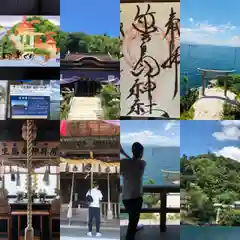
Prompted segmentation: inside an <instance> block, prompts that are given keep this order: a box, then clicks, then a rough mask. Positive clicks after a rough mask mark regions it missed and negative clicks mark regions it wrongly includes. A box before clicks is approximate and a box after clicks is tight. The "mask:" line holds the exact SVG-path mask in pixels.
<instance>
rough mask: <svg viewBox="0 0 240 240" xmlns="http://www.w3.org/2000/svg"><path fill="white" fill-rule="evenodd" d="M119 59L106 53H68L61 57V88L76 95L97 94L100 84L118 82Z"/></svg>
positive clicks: (89, 95) (90, 95) (88, 95)
mask: <svg viewBox="0 0 240 240" xmlns="http://www.w3.org/2000/svg"><path fill="white" fill-rule="evenodd" d="M119 79H120V61H119V60H114V59H112V58H111V56H109V55H107V54H96V53H95V54H85V53H84V54H80V53H68V54H66V55H65V57H64V58H62V59H61V79H60V84H61V89H65V88H69V89H70V90H72V89H74V95H75V96H77V97H93V96H95V95H97V94H98V93H99V91H100V89H101V86H102V84H106V83H110V82H111V83H113V84H116V85H119V84H120V80H119Z"/></svg>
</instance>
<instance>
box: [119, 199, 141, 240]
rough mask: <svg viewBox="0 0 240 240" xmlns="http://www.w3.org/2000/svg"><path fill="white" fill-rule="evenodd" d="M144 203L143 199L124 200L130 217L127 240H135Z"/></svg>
mask: <svg viewBox="0 0 240 240" xmlns="http://www.w3.org/2000/svg"><path fill="white" fill-rule="evenodd" d="M142 203H143V198H142V197H139V198H135V199H127V200H123V205H124V207H125V209H126V211H127V213H128V216H129V222H128V229H127V236H126V240H134V238H135V235H136V232H137V225H138V221H139V218H140V212H141V208H142Z"/></svg>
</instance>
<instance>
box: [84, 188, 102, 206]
mask: <svg viewBox="0 0 240 240" xmlns="http://www.w3.org/2000/svg"><path fill="white" fill-rule="evenodd" d="M87 195H91V196H92V199H93V201H92V202H91V203H90V205H89V207H97V208H100V201H101V200H102V197H103V196H102V193H101V191H100V190H98V189H97V188H93V189H91V190H89V191H88V193H87Z"/></svg>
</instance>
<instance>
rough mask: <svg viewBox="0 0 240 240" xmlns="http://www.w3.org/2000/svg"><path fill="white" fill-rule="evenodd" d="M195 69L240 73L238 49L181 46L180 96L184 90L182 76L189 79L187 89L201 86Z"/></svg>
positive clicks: (239, 49)
mask: <svg viewBox="0 0 240 240" xmlns="http://www.w3.org/2000/svg"><path fill="white" fill-rule="evenodd" d="M197 68H208V69H216V70H236V72H235V73H240V48H237V47H228V46H210V45H194V44H181V65H180V69H181V70H180V72H181V95H182V94H183V89H184V87H183V86H184V85H183V77H184V76H188V78H189V81H188V87H189V88H192V87H199V86H201V78H200V74H199V72H198V71H197Z"/></svg>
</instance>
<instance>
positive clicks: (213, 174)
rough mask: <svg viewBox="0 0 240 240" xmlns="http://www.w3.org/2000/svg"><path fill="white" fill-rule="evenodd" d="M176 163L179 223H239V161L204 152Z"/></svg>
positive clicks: (236, 224)
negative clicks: (178, 165)
mask: <svg viewBox="0 0 240 240" xmlns="http://www.w3.org/2000/svg"><path fill="white" fill-rule="evenodd" d="M180 164H181V165H180V167H181V223H182V224H193V225H205V224H210V225H211V224H218V225H227V226H240V208H239V203H240V162H238V161H235V160H233V159H230V158H225V157H223V156H219V157H218V156H216V155H215V154H212V153H208V154H203V155H198V156H191V157H187V156H186V155H183V156H182V157H181V159H180ZM237 201H238V203H237Z"/></svg>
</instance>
